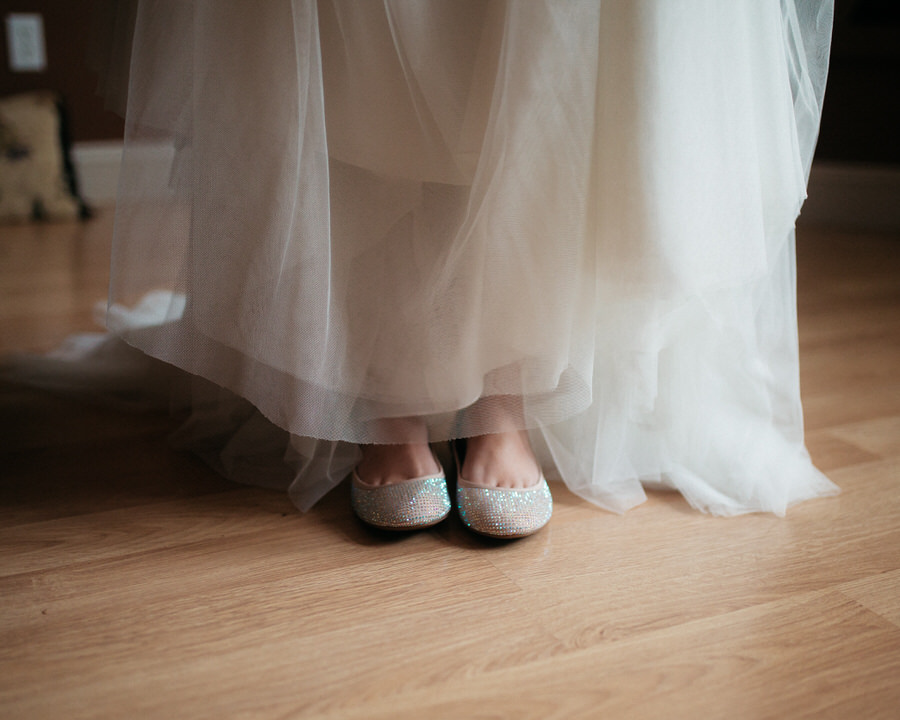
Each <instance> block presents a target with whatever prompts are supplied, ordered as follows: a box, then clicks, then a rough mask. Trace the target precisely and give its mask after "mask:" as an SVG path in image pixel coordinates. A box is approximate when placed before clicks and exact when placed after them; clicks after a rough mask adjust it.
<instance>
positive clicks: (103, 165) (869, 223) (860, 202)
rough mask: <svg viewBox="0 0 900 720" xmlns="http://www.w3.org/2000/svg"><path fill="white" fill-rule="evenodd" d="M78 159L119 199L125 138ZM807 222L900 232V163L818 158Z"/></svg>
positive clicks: (83, 182)
mask: <svg viewBox="0 0 900 720" xmlns="http://www.w3.org/2000/svg"><path fill="white" fill-rule="evenodd" d="M142 152H144V153H145V156H146V160H142V161H143V162H146V164H147V176H148V177H155V178H158V177H159V173H160V172H167V168H168V166H169V164H170V163H171V159H172V155H171V150H167V149H166V148H154V147H150V146H148V147H147V148H144V149H142ZM72 159H73V162H74V163H75V172H76V173H77V175H78V181H79V186H80V188H81V193H82V196H83V197H84V198H85V200H87V202H88V204H89V205H94V206H101V207H102V206H104V205H112V204H114V203H115V200H116V190H117V187H118V183H119V166H120V165H121V163H122V143H121V142H119V141H115V140H112V141H99V142H83V143H76V144H75V145H74V146H73V147H72ZM799 224H801V225H816V226H828V227H837V228H845V229H848V230H861V231H875V232H900V167H893V166H873V165H855V164H851V163H815V164H814V165H813V168H812V172H811V173H810V177H809V197H808V198H807V199H806V202H805V203H804V205H803V211H802V213H801V214H800V221H799Z"/></svg>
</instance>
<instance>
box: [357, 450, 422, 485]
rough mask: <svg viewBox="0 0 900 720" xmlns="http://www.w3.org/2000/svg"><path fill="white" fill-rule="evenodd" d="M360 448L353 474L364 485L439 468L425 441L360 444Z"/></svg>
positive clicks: (396, 481)
mask: <svg viewBox="0 0 900 720" xmlns="http://www.w3.org/2000/svg"><path fill="white" fill-rule="evenodd" d="M361 449H362V461H361V462H360V463H359V465H358V466H357V467H356V474H357V475H358V476H359V479H360V480H361V481H362V482H364V483H365V484H366V485H371V486H379V485H392V484H394V483H399V482H403V481H404V480H409V479H411V478H418V477H424V476H425V475H431V474H437V473H438V472H439V471H440V466H439V465H438V463H437V460H435V459H434V454H433V453H432V452H431V448H429V447H428V443H424V442H421V443H405V444H402V445H363V446H361Z"/></svg>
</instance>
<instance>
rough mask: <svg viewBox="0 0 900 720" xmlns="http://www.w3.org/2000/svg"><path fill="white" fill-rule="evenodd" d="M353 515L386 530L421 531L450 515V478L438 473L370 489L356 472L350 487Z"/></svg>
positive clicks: (441, 469) (439, 470) (372, 486)
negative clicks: (448, 484)
mask: <svg viewBox="0 0 900 720" xmlns="http://www.w3.org/2000/svg"><path fill="white" fill-rule="evenodd" d="M350 503H351V505H352V507H353V512H355V513H356V515H357V517H358V518H359V519H360V520H362V521H363V522H365V523H368V524H369V525H372V526H373V527H377V528H381V529H382V530H420V529H422V528H427V527H431V526H432V525H437V523H439V522H440V521H441V520H443V519H444V518H445V517H447V515H449V514H450V495H449V494H448V492H447V478H446V476H445V475H444V470H443V468H441V466H440V463H438V472H436V473H433V474H431V475H425V476H423V477H418V478H410V479H409V480H404V481H402V482H398V483H391V484H389V485H368V484H366V483H365V482H363V481H362V480H361V479H360V477H359V474H358V473H357V472H356V471H355V470H354V471H353V475H352V478H351V484H350Z"/></svg>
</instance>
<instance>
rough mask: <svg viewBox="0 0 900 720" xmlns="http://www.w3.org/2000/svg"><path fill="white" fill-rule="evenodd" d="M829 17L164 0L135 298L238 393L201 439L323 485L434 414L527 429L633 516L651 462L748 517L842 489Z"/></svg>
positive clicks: (152, 26) (148, 340) (595, 6)
mask: <svg viewBox="0 0 900 720" xmlns="http://www.w3.org/2000/svg"><path fill="white" fill-rule="evenodd" d="M831 19H832V7H831V3H830V2H820V1H819V0H727V2H725V1H723V0H677V1H670V0H590V1H588V2H579V1H577V0H560V1H553V0H548V1H545V2H539V1H537V0H510V1H509V2H483V1H481V0H405V1H404V0H383V1H379V2H376V1H375V0H372V1H351V0H321V1H320V2H313V1H310V0H293V1H291V0H283V1H276V0H267V1H266V2H261V3H248V2H243V1H242V0H195V1H194V2H183V1H181V0H178V1H175V0H171V1H168V2H167V1H162V2H154V3H138V4H137V5H136V6H135V7H134V8H133V14H132V16H131V17H128V18H127V24H129V25H130V29H131V32H130V33H129V37H130V52H131V64H130V72H129V74H128V78H127V122H126V127H127V129H126V133H127V134H126V146H125V156H124V162H123V167H122V179H121V184H120V198H119V202H118V207H117V218H116V240H115V248H114V255H113V274H112V284H111V306H110V311H109V316H108V318H109V326H110V328H111V329H112V330H113V331H114V332H116V333H117V334H119V335H120V336H121V337H122V338H124V339H125V340H126V341H127V343H129V344H131V345H133V346H136V347H137V348H139V349H141V350H142V351H144V352H145V353H147V354H149V355H150V356H153V357H155V358H158V359H161V360H163V361H165V362H166V363H170V364H172V365H174V366H176V367H178V368H180V369H182V370H184V371H187V372H188V373H190V374H192V375H195V376H200V377H202V378H205V379H206V380H209V381H212V383H214V384H215V385H216V386H221V387H222V388H225V389H227V390H228V391H229V392H227V393H216V392H210V390H209V388H210V387H212V386H207V388H206V393H205V394H203V395H202V396H198V397H197V398H196V402H197V406H196V408H195V415H194V417H193V419H192V420H191V421H190V422H189V424H188V426H187V428H188V429H187V430H185V433H186V434H191V435H193V436H194V438H195V439H196V440H197V441H198V442H200V443H201V444H202V445H203V446H204V448H205V450H206V452H207V453H208V454H209V453H210V452H212V453H213V454H214V455H216V458H217V460H216V462H217V463H219V464H220V465H221V466H222V467H227V468H231V469H232V470H233V471H234V472H233V474H234V475H235V476H237V477H239V479H244V480H247V479H250V480H251V481H257V482H262V483H266V484H283V485H284V486H286V487H287V486H289V489H290V492H291V495H292V497H293V498H294V499H295V501H296V502H297V504H298V505H300V506H301V507H308V506H309V505H311V504H312V503H313V502H315V500H316V499H318V498H319V497H321V495H322V494H323V493H324V492H326V491H327V490H328V489H329V488H330V487H332V486H333V485H334V484H336V483H337V482H340V481H341V480H342V479H343V477H344V476H345V475H346V473H347V472H348V470H349V469H350V468H351V467H352V465H353V464H354V462H355V461H356V457H357V453H358V450H357V448H356V445H355V444H356V443H372V442H374V443H387V442H400V441H404V440H408V439H410V438H409V437H408V436H407V435H406V434H405V432H406V431H405V430H404V428H405V427H406V426H407V424H404V423H403V422H392V421H391V419H397V418H411V417H415V418H421V419H422V420H423V421H424V422H425V423H426V424H427V427H428V429H429V433H430V438H431V440H432V441H441V440H446V439H450V438H456V437H464V436H471V435H474V434H481V433H489V432H492V431H497V430H499V429H501V428H507V427H510V426H513V427H520V428H528V429H529V430H530V433H531V438H532V442H533V444H534V446H535V448H536V450H537V451H538V453H539V455H540V457H541V458H542V461H543V462H544V464H545V467H546V471H547V474H548V477H550V478H553V477H556V478H561V480H562V481H564V482H565V483H566V485H567V486H568V487H569V488H571V490H572V491H574V492H575V493H577V494H578V495H580V496H582V497H584V498H587V499H588V500H591V501H593V502H595V503H597V504H599V505H601V506H603V507H605V508H609V509H611V510H614V511H624V510H625V509H627V508H629V507H632V506H634V505H636V504H638V503H640V502H642V501H643V500H644V499H645V495H644V490H643V485H644V484H646V483H654V484H657V483H661V484H663V485H666V486H670V487H673V488H676V489H677V490H679V491H680V492H681V493H682V494H683V495H684V497H685V498H686V499H687V500H688V501H689V502H690V503H691V504H692V505H693V506H695V507H697V508H700V509H702V510H706V511H710V512H713V513H717V514H725V515H729V514H736V513H742V512H749V511H757V510H763V511H771V512H774V513H778V514H782V513H783V512H784V511H785V509H786V507H787V506H788V505H790V504H791V503H794V502H797V501H800V500H804V499H807V498H812V497H815V496H819V495H824V494H829V493H832V492H834V491H835V488H834V486H833V485H832V484H831V483H830V482H829V481H828V480H827V479H826V478H825V477H824V476H823V475H822V474H821V473H819V472H818V471H817V470H816V469H815V468H814V467H813V466H812V464H811V462H810V460H809V457H808V454H807V452H806V450H805V448H804V444H803V429H802V416H801V407H800V392H799V382H798V360H797V320H796V311H795V278H794V272H795V259H794V236H793V227H794V221H795V218H796V216H797V214H798V212H799V209H800V206H801V203H802V201H803V199H804V197H805V184H806V177H807V173H808V170H809V165H810V160H811V156H812V151H813V147H814V144H815V138H816V133H817V130H818V122H819V114H820V109H821V104H822V95H823V88H824V79H825V71H826V66H827V58H828V47H829V39H830V30H831ZM120 40H121V38H120ZM122 44H123V43H121V42H120V45H122ZM124 45H127V43H124ZM120 87H121V89H123V90H124V89H126V88H125V85H121V86H120ZM150 160H152V161H153V162H152V163H151V162H150ZM160 163H164V165H165V171H164V172H152V171H151V169H152V168H158V167H159V166H160ZM232 393H233V394H232ZM238 398H245V399H246V400H248V401H249V402H250V403H252V405H253V406H254V407H255V408H257V409H258V411H259V413H261V414H262V415H263V416H265V418H268V420H269V421H271V423H273V424H274V425H269V424H268V423H266V422H263V421H262V420H261V418H260V417H258V416H257V415H255V414H254V413H252V412H249V411H248V410H247V408H248V407H249V405H246V404H244V405H242V401H240V400H239V399H238ZM236 408H243V409H241V410H237V409H236ZM274 426H277V427H278V428H281V429H283V431H286V432H283V433H281V434H279V433H278V431H277V429H276V428H275V427H274ZM210 438H212V440H211V439H210ZM273 438H274V439H273ZM278 438H280V439H278ZM273 443H275V444H277V443H281V449H280V450H279V451H278V458H277V460H278V462H287V463H288V465H289V466H290V467H291V468H292V469H290V470H289V471H286V473H285V474H279V475H278V478H279V479H277V480H273V479H272V477H271V476H270V475H269V474H267V472H266V471H264V470H263V469H262V466H260V467H259V468H258V469H257V468H256V465H255V463H256V459H258V457H260V456H261V455H262V454H264V453H263V448H271V447H272V446H273ZM288 465H285V467H288Z"/></svg>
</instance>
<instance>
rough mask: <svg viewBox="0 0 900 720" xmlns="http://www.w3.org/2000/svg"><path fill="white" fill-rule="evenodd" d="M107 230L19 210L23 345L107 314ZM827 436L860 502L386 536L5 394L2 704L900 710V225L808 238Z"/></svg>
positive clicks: (15, 300)
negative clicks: (36, 221)
mask: <svg viewBox="0 0 900 720" xmlns="http://www.w3.org/2000/svg"><path fill="white" fill-rule="evenodd" d="M110 233H111V220H110V218H109V216H108V214H107V215H101V216H100V218H99V219H97V220H94V221H92V222H90V223H88V224H86V225H56V226H40V227H19V228H0V342H2V348H0V350H2V351H3V352H8V351H11V350H20V349H27V350H46V349H49V348H51V347H53V346H54V345H55V344H56V343H57V342H59V341H60V340H61V339H62V338H64V337H65V336H66V335H68V334H69V333H70V332H72V331H75V330H88V329H91V327H92V322H91V307H92V304H93V303H94V301H95V300H97V299H99V298H101V297H102V296H103V294H104V286H105V282H106V265H107V257H108V251H109V247H108V246H109V235H110ZM799 284H800V310H801V345H802V365H803V367H802V370H803V388H804V397H805V407H806V413H807V421H808V429H809V433H808V442H809V446H810V450H811V452H812V454H813V457H814V459H815V460H816V462H817V464H818V465H819V466H820V467H821V468H822V469H823V470H825V471H826V472H827V473H828V475H829V476H830V477H831V478H832V479H833V480H834V481H835V482H836V483H838V484H839V485H840V486H841V487H842V488H843V494H842V495H840V496H839V497H837V498H831V499H823V500H816V501H812V502H808V503H806V504H802V505H799V506H797V507H795V508H793V509H792V510H791V511H790V513H789V514H788V517H787V518H786V519H779V518H775V517H770V516H766V515H753V516H747V517H739V518H731V519H719V518H712V517H708V516H704V515H701V514H699V513H697V512H694V511H693V510H691V509H690V508H689V507H688V506H687V505H686V504H685V503H684V502H683V501H682V500H681V499H680V498H679V497H678V496H675V495H672V494H655V495H652V496H651V498H650V500H649V501H648V502H647V503H646V504H645V505H643V506H641V507H639V508H637V509H635V510H633V511H631V512H629V513H628V514H627V515H625V516H624V517H619V516H616V515H612V514H610V513H607V512H603V511H600V510H597V509H595V508H593V507H592V506H589V505H587V504H586V503H584V502H582V501H581V500H579V499H577V498H575V497H573V496H572V495H570V494H567V493H566V492H565V491H564V490H563V489H562V488H560V487H556V488H555V489H554V493H555V497H556V503H557V510H556V513H555V515H554V517H553V520H552V522H551V525H550V527H548V528H547V529H546V530H545V531H544V532H542V533H540V534H538V535H536V536H534V537H532V538H529V539H526V540H523V541H519V542H515V543H510V544H498V543H492V542H486V541H482V540H479V539H477V538H475V537H473V536H471V535H470V534H468V533H467V532H465V530H464V529H463V528H462V527H461V525H460V524H459V522H458V521H456V520H453V521H450V522H447V523H445V524H443V525H441V526H439V527H438V528H437V529H435V530H432V531H429V532H423V533H419V534H414V535H409V536H405V537H385V536H383V535H379V534H375V533H373V532H370V531H368V530H367V529H365V528H364V527H363V526H361V525H360V524H359V523H358V522H357V521H355V520H354V519H353V518H352V517H351V515H350V513H349V510H348V496H347V491H346V488H343V487H342V488H340V489H338V490H337V491H335V492H333V493H332V494H331V495H330V496H328V497H327V498H326V499H325V500H324V501H323V502H322V503H321V504H320V505H319V506H317V507H316V508H315V509H314V510H312V511H311V512H310V513H308V514H306V515H302V514H300V513H298V512H296V511H295V510H294V509H293V508H292V506H291V505H290V503H289V502H288V500H287V498H285V497H284V496H283V495H281V494H279V493H274V492H268V491H263V490H259V489H253V488H246V487H239V486H234V485H230V484H228V483H227V482H225V481H223V480H221V479H219V478H218V477H217V476H215V475H214V474H213V473H212V472H211V471H209V470H208V469H207V468H206V467H205V466H204V465H202V464H201V463H200V462H198V461H197V460H195V459H194V458H192V457H189V456H185V455H181V454H178V453H177V452H175V451H174V450H171V449H169V448H168V447H167V444H166V436H167V434H168V432H169V431H170V429H171V424H170V420H169V419H168V418H167V417H164V416H162V415H129V414H125V413H122V412H119V411H115V410H111V409H109V408H104V407H101V406H91V405H85V404H81V403H79V402H77V401H75V400H73V399H67V398H64V397H55V396H53V395H52V394H49V393H45V392H38V391H35V390H29V389H26V388H23V387H17V386H14V385H11V384H10V383H8V382H6V383H3V384H2V386H0V424H2V433H0V437H2V446H0V474H2V482H0V518H2V522H0V548H2V550H0V553H2V554H0V717H3V718H81V717H109V718H199V717H216V718H223V717H227V718H230V717H237V718H290V717H306V716H334V717H347V718H398V717H402V718H429V717H441V718H443V717H446V718H469V717H480V718H488V717H491V718H507V717H508V718H551V717H552V718H571V717H590V718H597V717H604V718H618V717H622V718H651V717H654V718H659V717H665V718H726V717H727V718H841V719H844V718H898V717H900V237H875V236H871V237H870V236H861V235H847V234H840V233H831V232H822V231H806V232H803V233H801V237H800V282H799Z"/></svg>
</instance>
